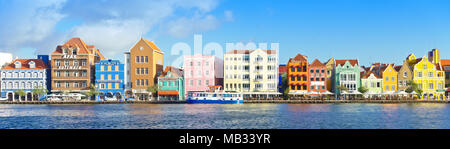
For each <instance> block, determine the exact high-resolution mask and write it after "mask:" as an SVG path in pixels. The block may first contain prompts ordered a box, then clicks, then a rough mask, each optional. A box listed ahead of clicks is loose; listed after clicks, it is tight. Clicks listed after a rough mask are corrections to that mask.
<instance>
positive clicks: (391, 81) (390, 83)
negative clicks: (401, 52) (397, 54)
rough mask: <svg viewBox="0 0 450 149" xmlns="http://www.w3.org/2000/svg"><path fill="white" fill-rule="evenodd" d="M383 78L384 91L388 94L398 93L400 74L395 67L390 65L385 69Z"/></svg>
mask: <svg viewBox="0 0 450 149" xmlns="http://www.w3.org/2000/svg"><path fill="white" fill-rule="evenodd" d="M381 76H382V77H383V91H384V92H388V93H394V92H396V91H397V76H398V72H397V71H396V70H395V69H394V67H393V65H391V64H389V65H387V66H386V67H385V68H383V70H382V75H381Z"/></svg>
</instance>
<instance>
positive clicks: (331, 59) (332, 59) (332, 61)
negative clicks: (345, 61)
mask: <svg viewBox="0 0 450 149" xmlns="http://www.w3.org/2000/svg"><path fill="white" fill-rule="evenodd" d="M330 62H331V63H334V58H333V57H332V58H330V59H328V61H327V62H325V64H328V63H330Z"/></svg>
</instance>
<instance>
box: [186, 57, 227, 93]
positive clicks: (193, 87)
mask: <svg viewBox="0 0 450 149" xmlns="http://www.w3.org/2000/svg"><path fill="white" fill-rule="evenodd" d="M223 63H224V61H223V60H222V59H220V58H217V57H216V56H205V55H201V54H195V55H191V56H184V63H183V69H184V79H185V92H184V96H187V94H188V92H198V91H207V90H208V89H209V86H223V71H224V69H223Z"/></svg>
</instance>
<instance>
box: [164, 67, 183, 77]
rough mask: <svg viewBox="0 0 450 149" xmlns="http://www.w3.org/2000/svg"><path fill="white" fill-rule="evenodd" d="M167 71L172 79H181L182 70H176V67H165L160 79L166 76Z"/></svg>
mask: <svg viewBox="0 0 450 149" xmlns="http://www.w3.org/2000/svg"><path fill="white" fill-rule="evenodd" d="M169 71H170V72H172V75H173V76H174V77H182V76H183V69H180V68H176V67H173V66H166V68H165V69H164V71H163V73H162V74H161V75H160V77H164V76H166V75H167V73H168V72H169Z"/></svg>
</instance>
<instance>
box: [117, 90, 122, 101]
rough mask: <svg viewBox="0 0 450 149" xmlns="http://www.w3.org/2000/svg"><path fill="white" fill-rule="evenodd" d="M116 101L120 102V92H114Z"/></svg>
mask: <svg viewBox="0 0 450 149" xmlns="http://www.w3.org/2000/svg"><path fill="white" fill-rule="evenodd" d="M116 99H117V100H122V94H121V93H120V92H116Z"/></svg>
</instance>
